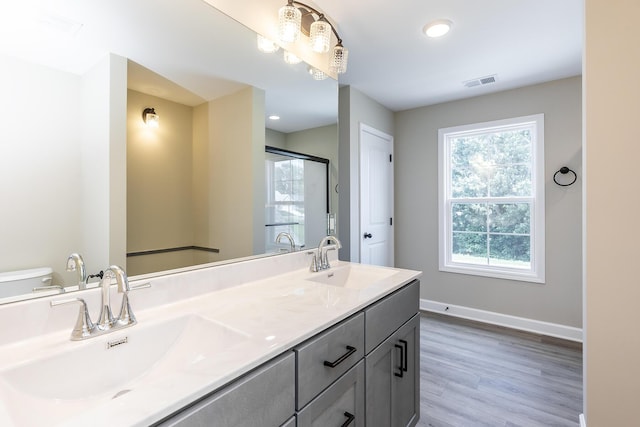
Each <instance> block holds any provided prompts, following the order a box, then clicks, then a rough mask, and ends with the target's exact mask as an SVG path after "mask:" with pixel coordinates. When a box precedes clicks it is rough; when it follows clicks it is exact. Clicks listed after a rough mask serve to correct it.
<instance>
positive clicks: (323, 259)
mask: <svg viewBox="0 0 640 427" xmlns="http://www.w3.org/2000/svg"><path fill="white" fill-rule="evenodd" d="M332 240H333V242H334V243H335V245H334V246H333V247H328V248H326V249H325V247H326V246H327V245H328V244H329V242H330V241H332ZM340 248H342V243H340V240H338V238H337V237H336V236H325V237H323V238H322V240H320V244H318V252H317V253H316V254H313V259H312V260H311V268H310V270H311V271H313V272H316V271H321V270H327V269H329V268H331V265H330V264H329V256H328V255H327V252H329V251H335V250H336V249H340Z"/></svg>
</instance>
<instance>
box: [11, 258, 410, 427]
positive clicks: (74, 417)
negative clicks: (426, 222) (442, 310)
mask: <svg viewBox="0 0 640 427" xmlns="http://www.w3.org/2000/svg"><path fill="white" fill-rule="evenodd" d="M278 258H279V257H278ZM274 262H282V261H275V259H274ZM262 263H263V265H266V264H265V263H264V261H263V262H262ZM333 264H334V267H333V269H338V268H340V267H342V266H345V265H347V264H348V263H344V262H334V263H333ZM251 267H252V265H251V261H249V262H248V263H246V264H245V265H244V268H251ZM258 268H259V266H258ZM269 268H271V267H269ZM367 268H369V267H367ZM370 268H371V269H376V268H379V267H370ZM232 270H233V269H232ZM393 270H394V271H393V272H392V274H391V275H389V276H387V277H385V278H383V279H381V280H378V281H376V282H375V283H372V284H371V285H370V286H368V287H365V288H364V289H350V288H345V287H338V286H331V285H326V284H322V283H316V282H313V281H310V280H306V279H308V278H309V276H310V275H311V274H315V275H321V274H325V273H328V271H325V272H323V273H310V272H309V270H308V268H302V269H301V268H297V269H295V270H292V271H291V270H290V271H289V272H285V273H280V274H275V275H271V274H270V275H266V274H265V276H262V277H266V278H263V279H257V280H255V279H254V280H250V281H247V282H245V283H236V284H234V285H233V286H227V287H225V286H218V287H217V290H214V291H211V292H207V293H202V292H193V295H192V296H191V297H189V298H187V299H183V300H178V301H177V302H172V303H166V301H165V303H161V304H156V305H155V306H149V307H143V308H142V309H139V310H136V306H137V305H139V306H144V305H145V304H143V303H142V302H141V301H144V300H145V299H146V300H154V298H155V299H158V298H159V299H160V300H162V298H160V297H158V296H157V295H156V296H152V294H153V292H154V291H153V288H154V287H156V286H155V283H154V282H155V280H153V279H152V280H151V283H152V289H151V290H141V291H137V292H135V293H132V295H131V300H132V301H131V305H132V307H133V309H134V312H135V314H136V316H137V319H138V324H137V325H135V326H133V327H132V328H128V329H124V330H121V331H116V332H113V333H111V334H107V335H104V336H101V337H96V338H91V339H89V340H85V341H82V342H72V341H70V340H69V338H68V336H69V332H70V330H71V328H72V326H73V321H74V320H75V315H76V313H77V307H75V306H73V307H71V308H70V310H66V312H65V315H64V318H65V320H66V325H67V326H66V328H64V329H60V328H58V329H57V330H55V331H52V332H50V333H46V334H42V335H38V336H34V337H28V338H27V339H23V340H15V341H10V340H9V339H7V340H6V341H5V342H1V343H0V366H1V367H2V368H0V402H1V403H0V425H3V426H12V425H16V426H18V425H19V426H21V427H22V426H24V425H42V423H46V424H47V425H50V426H53V425H65V426H87V425H91V426H114V425H117V426H146V425H149V424H151V423H153V422H156V421H159V420H161V419H162V418H164V417H166V416H168V415H170V414H172V413H173V412H175V411H177V410H179V409H180V408H182V407H184V406H185V405H187V404H188V403H190V402H192V401H194V400H196V399H198V398H200V397H202V396H204V395H206V394H208V393H210V392H212V391H214V390H216V389H218V388H220V387H222V386H223V385H225V384H227V383H229V382H230V381H232V380H233V379H235V378H237V377H239V376H241V375H242V374H244V373H247V372H249V371H250V370H252V369H254V368H256V367H258V366H260V365H261V364H263V363H264V362H267V361H268V360H270V359H272V358H274V357H275V356H278V355H279V354H282V353H283V352H285V351H287V350H289V349H290V348H292V347H293V346H295V345H296V344H298V343H300V342H302V341H304V340H306V339H308V338H310V337H312V336H313V335H315V334H317V333H318V332H320V331H322V330H324V329H326V328H327V327H329V326H331V325H333V324H335V323H337V322H339V321H340V320H343V319H345V318H347V317H348V316H350V315H352V314H353V313H355V312H357V311H359V310H361V309H362V308H364V307H366V306H368V305H370V304H371V303H373V302H374V301H376V300H378V299H380V298H381V297H383V296H385V295H387V294H389V293H391V292H393V291H395V290H397V289H399V288H400V287H402V286H404V285H405V284H407V283H409V282H411V281H412V280H414V279H416V278H418V277H420V275H421V273H420V272H417V271H412V270H402V269H393ZM269 271H270V272H271V273H272V272H274V271H276V270H273V269H272V268H271V270H269ZM217 273H220V274H222V275H224V274H226V273H224V272H222V271H221V270H219V269H216V268H215V267H214V268H211V269H209V270H206V269H205V270H202V271H200V273H199V274H200V276H199V277H200V279H199V280H201V279H202V278H204V279H206V280H205V281H214V280H213V277H214V276H216V275H217ZM207 275H208V276H207ZM163 280H165V278H163ZM179 281H180V280H177V282H179ZM167 283H171V280H168V281H167ZM171 286H174V287H175V286H179V283H171ZM167 289H168V288H167ZM156 292H157V293H161V294H162V293H164V294H166V293H168V292H169V291H167V290H166V289H164V286H163V285H159V286H157V289H156ZM171 292H173V291H171ZM145 293H148V294H147V295H145ZM185 293H186V294H189V292H187V291H186V290H185ZM51 299H54V298H50V299H49V300H51ZM113 300H115V301H116V302H117V304H119V298H118V299H115V298H114V299H112V301H113ZM18 304H21V303H18ZM25 307H27V308H28V307H29V305H28V303H26V304H25ZM39 307H40V309H44V308H42V304H40V305H39ZM114 307H115V308H117V307H116V305H115V304H114ZM115 308H114V311H116V310H115ZM31 310H33V311H35V309H34V308H32V309H31ZM47 312H48V313H52V312H53V310H51V309H47ZM12 313H13V312H12ZM2 316H3V312H2V310H0V321H3V318H2ZM56 316H57V315H56ZM185 316H190V317H189V319H192V320H191V321H192V322H195V323H193V324H189V328H190V330H191V331H192V334H195V333H196V332H193V331H197V333H198V336H197V337H193V336H191V337H189V336H188V335H189V334H186V335H187V338H185V337H182V338H180V339H191V340H194V339H196V340H202V341H201V343H206V344H205V345H206V346H207V349H208V352H203V355H200V358H199V359H198V360H197V363H194V365H193V366H189V367H188V368H187V369H170V368H169V369H165V368H162V365H161V364H162V363H164V362H163V360H164V359H163V358H161V359H160V360H158V361H157V362H154V361H151V362H150V363H151V365H152V366H149V367H145V370H144V373H143V374H141V375H138V374H137V373H136V374H132V375H133V376H134V377H133V378H129V377H127V381H126V382H125V383H122V384H118V385H117V388H112V389H109V388H107V391H105V392H102V393H97V394H95V395H88V396H86V397H85V396H84V395H82V398H80V399H78V398H75V399H72V400H64V399H56V398H51V397H48V398H44V397H43V396H46V393H44V391H43V396H39V397H36V396H32V395H31V394H29V393H25V392H22V391H21V390H18V389H17V388H19V387H16V385H15V384H13V383H11V382H10V381H7V380H6V378H7V377H8V375H10V374H8V372H10V371H12V370H14V369H16V368H18V369H19V367H20V366H21V365H23V364H25V363H30V362H31V363H32V361H33V360H38V358H42V357H43V356H44V357H45V358H46V357H50V356H55V355H57V354H62V355H63V357H66V356H64V355H65V354H67V352H69V351H74V349H79V348H81V347H82V346H89V345H92V342H94V340H101V341H104V342H106V341H114V340H117V339H119V338H121V337H125V336H131V342H132V343H133V342H134V339H136V337H137V334H141V333H143V332H144V330H145V329H144V328H148V327H150V325H158V324H159V322H167V321H170V320H171V319H177V318H183V317H185ZM56 319H57V317H56ZM193 319H195V320H193ZM198 319H202V320H206V321H207V322H212V323H213V324H215V325H220V326H221V327H222V328H221V330H224V331H226V332H224V333H221V334H222V335H219V336H213V335H212V336H209V334H208V332H207V329H206V327H205V328H203V329H201V330H199V329H198V324H196V323H197V322H198V321H199V320H198ZM57 321H58V320H56V322H57ZM207 322H202V323H203V324H206V325H210V324H211V323H207ZM137 328H138V330H136V329H137ZM214 329H215V330H217V329H216V328H210V330H211V334H215V331H214ZM0 338H1V337H0ZM7 341H8V342H7ZM171 351H172V350H171V349H170V350H169V351H168V352H167V354H169V353H170V352H171ZM119 363H120V364H119V365H118V367H117V368H118V369H122V370H124V371H125V372H126V370H127V366H126V361H125V362H122V361H120V362H119ZM153 363H156V366H154V365H153ZM157 365H160V367H158V366H157ZM43 366H46V364H44V365H43ZM87 369H89V370H90V369H96V370H97V372H99V371H100V369H101V366H91V365H90V367H89V368H85V369H84V370H85V372H82V371H81V367H80V366H79V367H78V371H79V372H73V370H72V371H71V372H57V371H56V370H55V369H48V370H45V369H44V368H43V369H42V370H38V372H36V370H37V369H32V371H33V372H32V374H30V375H34V376H36V375H38V376H39V377H38V378H40V379H38V378H35V379H34V381H37V380H39V381H42V378H41V377H46V379H45V380H44V381H45V382H46V383H47V384H48V386H49V387H50V388H52V389H53V391H52V392H51V393H54V394H55V386H52V385H51V384H52V383H53V384H55V383H56V382H63V383H64V382H65V378H72V377H73V376H74V375H84V374H85V373H86V370H87ZM154 369H155V370H157V371H158V373H157V374H154ZM149 371H150V372H151V374H148V372H149ZM136 372H138V371H136ZM136 375H137V376H136ZM119 390H124V391H125V392H124V393H122V394H121V395H120V396H118V397H117V398H113V396H114V393H116V394H117V393H118V391H119ZM88 394H90V393H88Z"/></svg>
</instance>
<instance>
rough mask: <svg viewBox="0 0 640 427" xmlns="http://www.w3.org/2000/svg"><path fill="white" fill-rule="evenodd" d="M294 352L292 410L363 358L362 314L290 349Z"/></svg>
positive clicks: (303, 403)
mask: <svg viewBox="0 0 640 427" xmlns="http://www.w3.org/2000/svg"><path fill="white" fill-rule="evenodd" d="M294 351H295V352H296V372H297V376H296V388H297V391H298V393H297V399H296V409H298V410H300V409H302V408H303V407H304V406H305V405H306V404H307V403H309V402H310V401H311V400H312V399H313V398H314V397H315V396H316V395H318V393H320V392H321V391H322V390H324V389H325V388H327V387H328V386H329V385H330V384H331V383H333V382H334V381H335V380H337V379H338V378H339V377H340V376H341V375H342V374H344V373H345V372H347V371H348V370H349V368H351V367H352V366H353V365H355V364H356V362H358V361H359V360H360V359H362V358H363V357H364V315H363V314H362V313H360V314H357V315H355V316H354V317H351V318H349V319H347V320H345V321H344V322H342V323H339V324H337V325H335V326H333V327H332V328H330V329H329V330H327V331H325V332H323V333H321V334H319V335H317V336H315V337H313V338H311V339H309V340H308V341H305V342H304V343H302V344H301V345H299V346H297V347H295V348H294Z"/></svg>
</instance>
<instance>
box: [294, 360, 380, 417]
mask: <svg viewBox="0 0 640 427" xmlns="http://www.w3.org/2000/svg"><path fill="white" fill-rule="evenodd" d="M364 400H365V398H364V361H360V362H359V363H358V364H357V365H356V366H354V367H353V368H351V369H350V370H349V371H347V373H346V374H344V375H343V376H342V377H340V379H338V381H336V382H335V383H333V384H332V385H331V387H329V388H328V389H326V390H325V391H323V392H322V393H320V395H318V397H316V398H315V399H313V400H312V401H311V403H309V404H308V405H307V406H305V408H304V409H303V410H302V411H300V412H299V413H298V417H297V418H298V427H333V426H335V427H340V426H349V427H364V426H365V406H364ZM371 425H376V424H371Z"/></svg>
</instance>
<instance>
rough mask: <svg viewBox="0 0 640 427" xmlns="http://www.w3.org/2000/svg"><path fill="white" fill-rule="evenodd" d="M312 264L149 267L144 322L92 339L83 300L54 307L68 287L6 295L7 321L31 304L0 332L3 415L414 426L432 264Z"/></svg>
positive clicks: (16, 418)
mask: <svg viewBox="0 0 640 427" xmlns="http://www.w3.org/2000/svg"><path fill="white" fill-rule="evenodd" d="M333 252H335V251H333ZM309 261H310V260H309V257H308V255H307V254H305V253H301V252H298V253H293V254H289V255H284V256H279V257H270V258H261V259H256V260H249V261H244V262H240V263H234V264H229V265H224V266H216V267H208V268H203V269H200V270H193V271H184V272H175V273H172V274H166V275H163V276H157V277H152V278H141V281H140V282H142V280H148V281H149V282H150V283H151V288H149V289H142V290H140V291H136V292H133V293H132V294H131V306H132V308H133V310H134V311H135V313H136V316H137V318H138V324H137V325H135V326H132V327H130V328H126V329H124V330H120V331H117V332H114V333H110V334H105V335H102V336H99V337H95V338H91V339H88V340H84V341H80V342H72V341H70V340H69V333H70V331H71V328H72V327H73V323H74V320H75V318H76V316H77V308H76V307H66V306H65V307H54V308H52V307H50V303H51V301H55V300H56V298H58V299H60V298H62V296H59V297H46V298H41V299H38V300H32V301H24V302H20V303H15V304H10V305H7V306H0V321H3V322H5V324H8V323H7V322H9V323H12V324H16V320H15V319H16V318H17V316H20V314H21V313H22V314H24V313H26V312H28V313H29V317H28V320H27V321H25V322H24V324H19V323H18V324H17V326H16V328H15V329H13V330H12V331H5V330H2V331H0V338H1V339H2V341H1V342H0V344H1V346H0V366H2V369H1V370H0V402H1V403H0V424H1V425H3V426H5V425H6V426H11V425H15V426H29V425H34V426H36V425H42V424H47V425H65V426H81V425H84V426H86V425H92V426H100V425H104V426H107V425H110V426H111V425H119V426H134V425H135V426H146V425H158V426H204V425H215V426H245V425H246V426H252V425H255V426H282V425H284V426H331V425H336V426H342V425H352V426H364V425H376V426H378V425H390V426H394V427H395V426H405V425H410V426H412V425H415V424H416V423H417V421H418V418H419V401H418V400H419V353H418V352H419V317H418V314H417V313H418V300H419V281H418V280H417V279H418V278H419V276H420V273H419V272H416V271H410V270H401V269H392V268H384V267H374V266H364V265H360V264H352V263H345V262H337V261H335V260H332V265H333V266H332V267H331V268H330V269H328V270H324V271H321V272H315V273H312V272H310V271H309V267H308V265H309ZM132 285H133V286H135V285H136V283H134V282H132ZM81 292H82V294H83V298H84V299H85V300H86V301H87V305H88V306H89V307H90V310H92V311H94V312H95V311H96V310H97V308H98V306H99V302H100V300H99V297H98V295H97V294H98V292H97V290H95V289H92V290H87V291H81ZM112 292H113V295H112V298H113V299H115V300H116V301H118V300H119V298H120V297H119V296H118V295H117V293H115V289H112ZM22 318H23V319H24V316H23V317H22ZM12 319H13V321H12ZM34 408H37V410H36V411H34ZM372 420H375V421H372Z"/></svg>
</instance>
